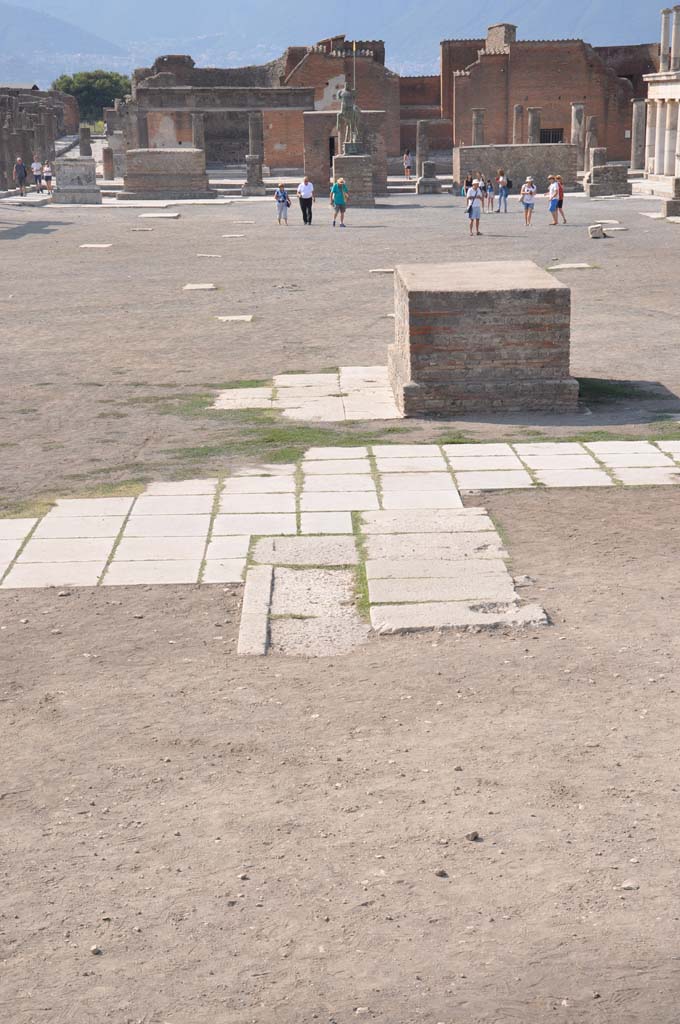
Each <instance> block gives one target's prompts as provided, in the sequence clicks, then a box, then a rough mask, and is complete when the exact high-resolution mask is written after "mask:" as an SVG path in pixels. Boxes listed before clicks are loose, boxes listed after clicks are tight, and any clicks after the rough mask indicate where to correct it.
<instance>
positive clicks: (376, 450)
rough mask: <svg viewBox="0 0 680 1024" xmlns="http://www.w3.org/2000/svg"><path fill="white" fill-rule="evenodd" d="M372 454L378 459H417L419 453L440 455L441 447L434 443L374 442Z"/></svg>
mask: <svg viewBox="0 0 680 1024" xmlns="http://www.w3.org/2000/svg"><path fill="white" fill-rule="evenodd" d="M373 454H374V455H375V457H376V458H379V459H403V458H416V459H417V458H419V457H420V456H421V455H430V456H432V455H441V449H440V448H439V446H438V445H436V444H374V445H373Z"/></svg>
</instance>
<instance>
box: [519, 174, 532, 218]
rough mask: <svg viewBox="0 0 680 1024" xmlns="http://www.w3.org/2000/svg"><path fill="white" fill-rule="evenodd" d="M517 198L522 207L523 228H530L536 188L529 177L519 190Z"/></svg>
mask: <svg viewBox="0 0 680 1024" xmlns="http://www.w3.org/2000/svg"><path fill="white" fill-rule="evenodd" d="M519 198H520V202H521V204H522V206H523V207H524V226H525V227H527V228H528V227H530V226H531V218H532V217H533V215H534V203H535V202H536V186H535V185H534V179H533V178H532V177H531V175H529V176H528V177H527V180H526V181H525V182H524V184H523V185H522V188H521V189H520V193H519Z"/></svg>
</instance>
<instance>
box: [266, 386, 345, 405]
mask: <svg viewBox="0 0 680 1024" xmlns="http://www.w3.org/2000/svg"><path fill="white" fill-rule="evenodd" d="M277 394H278V398H277V402H282V401H286V402H288V404H289V405H292V404H294V403H295V402H297V403H300V402H301V401H305V402H306V401H307V399H309V398H337V396H338V394H340V385H339V383H338V381H337V380H336V381H335V382H334V383H333V384H323V385H316V386H315V387H307V388H301V387H279V388H277Z"/></svg>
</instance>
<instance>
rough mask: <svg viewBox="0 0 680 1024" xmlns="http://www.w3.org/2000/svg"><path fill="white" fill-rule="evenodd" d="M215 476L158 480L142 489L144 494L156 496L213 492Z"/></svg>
mask: <svg viewBox="0 0 680 1024" xmlns="http://www.w3.org/2000/svg"><path fill="white" fill-rule="evenodd" d="M217 483H218V481H217V477H212V478H209V479H207V480H158V481H156V483H152V484H149V485H148V487H147V488H146V490H145V491H144V496H157V495H166V494H177V495H191V494H212V495H214V494H215V489H216V487H217Z"/></svg>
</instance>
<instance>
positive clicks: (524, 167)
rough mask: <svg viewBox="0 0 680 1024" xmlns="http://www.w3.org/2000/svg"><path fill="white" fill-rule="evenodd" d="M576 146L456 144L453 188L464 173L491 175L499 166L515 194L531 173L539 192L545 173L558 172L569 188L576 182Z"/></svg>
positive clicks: (545, 183) (545, 184)
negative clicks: (509, 181) (508, 179)
mask: <svg viewBox="0 0 680 1024" xmlns="http://www.w3.org/2000/svg"><path fill="white" fill-rule="evenodd" d="M576 160H577V153H576V146H571V145H560V144H557V145H549V144H546V145H542V146H541V145H536V146H526V145H522V146H463V147H461V146H456V147H455V148H454V150H453V187H454V190H457V189H458V187H459V186H460V184H461V182H463V181H465V178H466V176H467V175H468V174H477V173H478V172H481V173H482V174H484V175H492V176H495V175H496V172H497V171H498V169H499V168H500V167H502V168H503V169H504V170H505V172H506V174H507V175H508V177H509V178H510V180H511V181H512V194H513V195H517V194H518V193H519V190H520V188H521V187H522V185H523V183H524V181H525V179H526V178H527V177H528V176H529V175H531V176H532V178H534V180H535V183H536V188H537V189H538V192H539V194H540V193H543V192H546V191H547V189H548V175H549V174H561V175H562V178H563V180H564V187H565V189H566V190H567V191H572V190H573V189H574V188H576V184H577V177H576V175H577V168H576Z"/></svg>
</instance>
